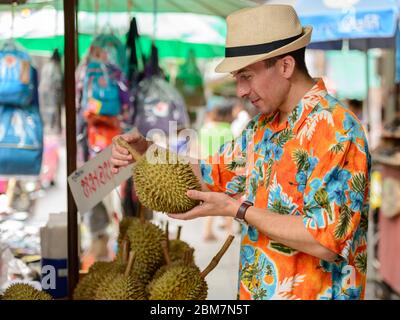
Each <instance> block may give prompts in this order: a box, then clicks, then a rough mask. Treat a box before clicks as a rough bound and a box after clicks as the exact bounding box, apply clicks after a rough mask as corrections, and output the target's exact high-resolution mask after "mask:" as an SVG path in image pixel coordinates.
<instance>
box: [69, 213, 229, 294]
mask: <svg viewBox="0 0 400 320" xmlns="http://www.w3.org/2000/svg"><path fill="white" fill-rule="evenodd" d="M180 233H181V229H180V228H179V229H178V234H177V236H176V238H175V239H173V240H170V239H169V230H168V223H167V226H166V230H162V229H161V228H160V227H158V226H156V225H155V224H153V223H151V222H150V221H147V220H144V218H143V217H141V218H132V217H129V218H124V219H123V220H122V221H121V222H120V233H119V237H118V244H119V250H118V254H117V257H116V259H115V261H112V262H96V263H94V264H93V265H92V266H91V267H90V269H89V272H88V274H87V275H85V276H84V277H83V278H82V280H81V281H80V282H79V283H78V285H77V287H76V289H75V291H74V299H75V300H205V299H206V298H207V291H208V286H207V282H206V281H205V277H206V276H207V274H208V273H209V272H210V271H212V270H213V269H214V268H215V267H216V266H217V264H218V262H219V260H220V259H221V258H222V256H223V255H224V253H225V252H226V250H227V249H228V248H229V246H230V244H231V242H232V240H233V236H230V237H229V238H228V239H227V241H226V243H225V245H224V246H223V248H222V249H221V250H220V252H219V253H218V254H217V255H216V256H215V257H214V258H213V259H212V261H211V263H210V264H209V265H208V266H207V268H205V270H204V271H200V269H199V268H198V267H197V266H196V265H195V262H194V258H193V252H194V249H193V248H191V247H190V246H189V245H188V244H187V243H186V242H184V241H182V240H180Z"/></svg>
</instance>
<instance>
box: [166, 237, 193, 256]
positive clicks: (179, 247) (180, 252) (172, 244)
mask: <svg viewBox="0 0 400 320" xmlns="http://www.w3.org/2000/svg"><path fill="white" fill-rule="evenodd" d="M190 249H192V247H191V246H189V245H188V244H187V243H186V242H185V241H182V240H178V239H174V240H170V241H169V256H170V258H171V261H179V260H182V259H183V257H184V255H185V252H187V251H189V250H190ZM191 262H194V260H192V261H191Z"/></svg>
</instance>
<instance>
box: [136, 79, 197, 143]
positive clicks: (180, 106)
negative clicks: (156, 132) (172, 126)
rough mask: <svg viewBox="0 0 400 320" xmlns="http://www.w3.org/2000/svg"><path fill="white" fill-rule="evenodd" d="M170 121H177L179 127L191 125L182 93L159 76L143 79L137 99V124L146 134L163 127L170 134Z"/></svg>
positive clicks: (143, 133)
mask: <svg viewBox="0 0 400 320" xmlns="http://www.w3.org/2000/svg"><path fill="white" fill-rule="evenodd" d="M170 121H176V124H177V128H178V129H179V128H186V127H188V126H189V116H188V114H187V111H186V106H185V102H184V101H183V99H182V97H181V95H180V94H179V92H178V91H177V90H176V89H175V88H174V87H173V86H172V85H171V84H170V83H168V82H167V81H165V80H164V79H162V78H161V77H159V76H154V77H151V78H147V79H145V80H143V81H142V82H141V83H140V84H139V90H138V94H137V99H136V116H135V126H136V127H137V128H138V130H139V131H140V133H141V134H142V135H144V136H146V135H147V133H148V132H149V131H150V130H152V129H161V130H162V131H163V132H164V133H165V134H166V136H168V135H169V134H170V133H169V122H170Z"/></svg>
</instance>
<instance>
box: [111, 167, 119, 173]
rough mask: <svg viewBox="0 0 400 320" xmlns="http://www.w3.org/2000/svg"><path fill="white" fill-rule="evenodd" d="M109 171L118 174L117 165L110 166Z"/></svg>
mask: <svg viewBox="0 0 400 320" xmlns="http://www.w3.org/2000/svg"><path fill="white" fill-rule="evenodd" d="M111 172H112V173H113V174H118V172H119V169H118V168H117V167H112V168H111Z"/></svg>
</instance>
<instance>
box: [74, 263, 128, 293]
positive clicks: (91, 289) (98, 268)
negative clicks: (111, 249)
mask: <svg viewBox="0 0 400 320" xmlns="http://www.w3.org/2000/svg"><path fill="white" fill-rule="evenodd" d="M124 269H125V265H124V264H121V263H119V262H118V261H113V262H104V261H97V262H95V263H94V264H93V265H92V266H91V267H90V268H89V273H88V274H87V275H86V276H85V277H84V278H83V279H82V280H80V281H79V283H78V285H77V286H76V288H75V290H74V300H93V299H94V297H95V295H96V291H97V289H98V287H99V284H100V283H101V282H102V281H103V280H104V278H105V277H106V276H108V275H110V274H113V275H116V274H118V273H122V272H123V271H124Z"/></svg>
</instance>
